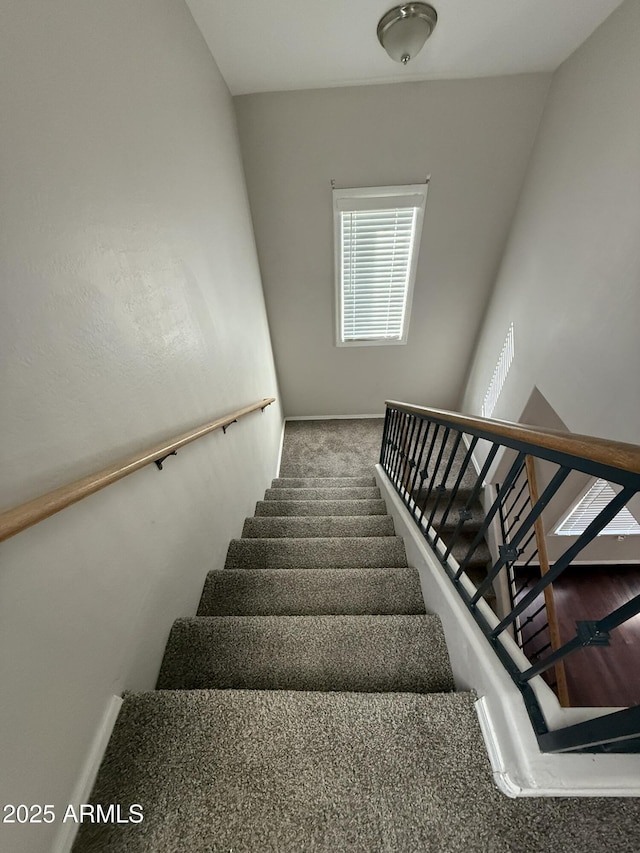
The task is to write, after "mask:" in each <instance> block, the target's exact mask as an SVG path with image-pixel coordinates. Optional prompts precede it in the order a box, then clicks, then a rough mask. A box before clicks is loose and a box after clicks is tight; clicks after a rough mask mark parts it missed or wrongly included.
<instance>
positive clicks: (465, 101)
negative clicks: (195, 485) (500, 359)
mask: <svg viewBox="0 0 640 853" xmlns="http://www.w3.org/2000/svg"><path fill="white" fill-rule="evenodd" d="M549 79H550V78H549V75H545V74H541V75H535V74H534V75H521V76H515V77H501V78H493V79H483V80H453V81H436V82H429V83H406V84H400V85H396V86H360V87H356V88H346V89H325V90H313V91H303V92H279V93H275V94H266V95H247V96H244V97H239V98H235V99H234V104H235V107H236V112H237V115H238V126H239V130H240V141H241V145H242V156H243V160H244V164H245V170H246V173H247V185H248V188H249V197H250V200H251V210H252V214H253V220H254V226H255V231H256V242H257V245H258V254H259V258H260V266H261V270H262V276H263V281H264V288H265V297H266V301H267V310H268V313H269V322H270V325H271V332H272V337H273V346H274V352H275V356H276V364H277V366H278V375H279V379H280V386H281V389H282V394H283V400H284V406H285V411H286V414H287V415H314V414H317V415H328V414H367V413H371V414H375V413H377V412H382V411H383V407H384V400H385V398H392V399H400V400H408V401H410V402H414V403H424V404H427V405H431V406H439V407H445V408H451V407H455V406H456V405H457V404H458V403H459V400H460V395H461V392H462V388H463V386H464V380H465V377H466V372H467V369H468V364H469V359H470V356H471V353H472V351H473V346H474V343H475V340H476V336H477V334H478V330H479V327H480V323H481V321H482V316H483V314H484V310H485V306H486V301H487V298H488V295H489V292H490V289H491V287H492V285H493V282H494V280H495V275H496V272H497V269H498V264H499V261H500V256H501V253H502V249H503V246H504V241H505V239H506V236H507V233H508V229H509V226H510V223H511V217H512V215H513V211H514V210H515V206H516V203H517V199H518V194H519V192H520V188H521V185H522V180H523V177H524V173H525V169H526V165H527V162H528V159H529V155H530V152H531V148H532V146H533V141H534V137H535V133H536V129H537V126H538V122H539V118H540V115H541V112H542V108H543V104H544V99H545V96H546V92H547V88H548V84H549ZM429 174H430V175H431V184H430V187H429V195H428V198H427V207H426V213H425V219H424V230H423V239H422V246H421V252H420V259H419V262H418V272H417V278H416V284H415V290H414V297H413V312H412V315H411V324H410V327H409V340H408V344H407V345H406V346H373V347H336V346H335V331H334V249H333V212H332V197H331V185H330V181H331V179H332V178H333V179H335V181H336V185H337V186H338V187H345V186H356V187H357V186H384V185H394V184H407V183H419V182H421V181H423V180H424V179H425V178H426V176H427V175H429Z"/></svg>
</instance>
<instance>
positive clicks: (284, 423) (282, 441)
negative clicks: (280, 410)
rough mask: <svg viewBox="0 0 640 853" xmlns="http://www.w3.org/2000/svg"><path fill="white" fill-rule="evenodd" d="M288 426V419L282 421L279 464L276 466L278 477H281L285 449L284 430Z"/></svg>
mask: <svg viewBox="0 0 640 853" xmlns="http://www.w3.org/2000/svg"><path fill="white" fill-rule="evenodd" d="M285 426H286V418H285V420H283V421H282V430H281V432H280V450H279V451H278V464H277V465H276V477H279V476H280V466H281V465H282V451H283V449H284V428H285Z"/></svg>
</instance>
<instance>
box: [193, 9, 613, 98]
mask: <svg viewBox="0 0 640 853" xmlns="http://www.w3.org/2000/svg"><path fill="white" fill-rule="evenodd" d="M186 1H187V4H188V6H189V8H190V9H191V12H192V14H193V17H194V18H195V20H196V23H197V24H198V26H199V27H200V29H201V31H202V33H203V35H204V37H205V39H206V41H207V44H208V45H209V48H210V50H211V52H212V53H213V56H214V57H215V60H216V62H217V63H218V67H219V68H220V71H221V72H222V75H223V76H224V78H225V80H226V82H227V85H228V86H229V89H230V90H231V93H232V94H233V95H242V94H247V93H249V92H272V91H282V90H288V89H316V88H324V87H330V86H349V85H363V84H369V83H394V82H401V81H413V80H430V79H447V78H464V77H490V76H494V75H501V74H521V73H524V72H528V71H554V70H555V69H556V68H557V67H558V65H560V64H561V63H562V62H563V61H564V60H565V59H566V58H567V57H568V56H570V55H571V54H572V53H573V51H574V50H575V49H576V48H577V47H578V46H579V45H581V44H582V42H583V41H585V39H586V38H588V36H589V35H591V33H592V32H593V31H594V30H595V29H596V27H598V26H599V25H600V24H601V23H602V22H603V21H604V20H605V18H607V17H608V16H609V15H610V14H611V12H613V10H614V9H615V8H616V7H617V6H619V5H620V4H621V2H622V0H432V3H433V5H434V6H435V8H436V9H437V11H438V25H437V27H436V29H435V31H434V34H433V35H432V36H431V38H430V39H429V41H428V42H427V43H426V45H425V47H424V48H423V50H422V52H421V53H420V54H419V55H418V56H417V57H416V58H415V59H414V60H412V62H411V63H410V64H409V65H408V66H406V67H403V66H401V65H399V64H398V63H395V62H393V61H392V60H391V59H389V57H388V56H387V54H386V53H385V52H384V50H383V49H382V47H381V46H380V44H379V43H378V39H377V36H376V27H377V24H378V20H379V19H380V18H381V16H382V15H383V14H384V13H385V12H386V11H387V10H388V9H389V8H391V7H392V6H393V5H395V4H394V2H393V0H296V2H291V0H186Z"/></svg>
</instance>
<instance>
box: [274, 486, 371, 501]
mask: <svg viewBox="0 0 640 853" xmlns="http://www.w3.org/2000/svg"><path fill="white" fill-rule="evenodd" d="M264 499H265V501H348V500H380V489H378V488H377V487H375V486H353V487H351V486H350V487H345V488H336V489H320V488H314V489H304V488H303V489H282V488H278V489H267V490H266V492H265V493H264Z"/></svg>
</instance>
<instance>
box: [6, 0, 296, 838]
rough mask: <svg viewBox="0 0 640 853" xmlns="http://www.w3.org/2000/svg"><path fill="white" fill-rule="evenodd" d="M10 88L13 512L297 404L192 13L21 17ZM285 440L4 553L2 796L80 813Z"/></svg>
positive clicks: (133, 493)
mask: <svg viewBox="0 0 640 853" xmlns="http://www.w3.org/2000/svg"><path fill="white" fill-rule="evenodd" d="M0 92H1V96H0V97H1V104H0V113H1V115H2V136H1V137H0V158H1V160H0V168H1V173H2V192H1V193H0V220H1V228H0V288H1V290H0V356H1V358H2V370H1V372H0V383H1V388H0V392H1V401H2V403H1V407H0V427H1V433H2V442H1V443H0V457H1V458H0V470H1V471H2V485H1V490H0V507H1V508H3V509H4V508H8V507H9V506H11V505H13V504H15V503H18V502H20V501H23V500H26V499H29V498H31V497H35V496H37V495H38V494H39V493H41V492H43V491H45V490H47V489H49V488H52V487H54V486H57V485H61V484H62V483H64V482H66V481H68V480H69V479H73V478H75V477H77V476H80V475H83V474H86V473H89V472H91V471H92V470H94V469H95V468H96V467H100V466H101V465H103V464H105V463H107V462H109V461H111V460H114V459H118V458H119V457H120V456H122V455H127V454H128V453H130V452H132V451H134V450H137V449H142V448H144V447H145V446H146V445H148V444H149V443H153V442H155V441H156V440H158V439H160V438H162V437H165V436H170V435H172V434H173V433H176V432H180V431H182V430H184V429H186V428H188V427H190V426H194V425H197V424H198V423H200V422H203V421H205V420H208V419H211V418H213V417H216V416H218V415H221V414H224V413H225V412H228V411H230V410H233V409H235V408H238V407H240V406H242V405H246V404H248V403H250V402H253V401H255V400H257V399H260V398H262V397H263V396H267V395H276V396H277V393H278V390H277V385H276V377H275V372H274V366H273V357H272V352H271V346H270V340H269V332H268V327H267V322H266V313H265V308H264V300H263V295H262V289H261V282H260V276H259V269H258V263H257V258H256V253H255V245H254V240H253V232H252V225H251V221H250V215H249V208H248V203H247V198H246V189H245V184H244V177H243V173H242V166H241V162H240V155H239V148H238V141H237V134H236V128H235V117H234V113H233V106H232V101H231V98H230V96H229V93H228V91H227V88H226V86H225V84H224V82H223V80H222V78H221V77H220V74H219V73H218V70H217V68H216V66H215V64H214V62H213V60H212V58H211V55H210V54H209V51H208V49H207V47H206V45H205V43H204V41H203V40H202V37H201V36H200V34H199V32H198V30H197V29H196V26H195V24H194V22H193V20H192V18H191V16H190V14H189V12H188V10H187V8H186V6H185V5H184V3H183V2H181V0H136V2H135V3H131V2H129V0H108V2H104V3H94V2H90V3H87V2H86V0H60V2H56V3H43V2H41V0H17V1H16V2H13V0H11V1H10V2H8V3H6V2H5V3H4V4H3V18H2V27H1V28H0ZM280 432H281V416H280V411H279V408H278V407H277V406H273V407H271V408H270V409H268V410H267V411H266V412H265V413H264V414H260V412H257V413H256V414H255V415H251V416H249V417H248V418H246V419H244V420H242V421H241V422H240V423H238V424H236V425H234V426H233V427H232V428H231V430H230V431H229V432H228V433H227V435H226V436H223V435H222V432H218V433H215V434H213V435H211V436H209V437H207V438H204V439H202V440H200V441H199V442H197V443H196V444H194V445H191V446H190V447H188V448H184V449H183V450H181V451H180V452H179V454H178V456H177V458H176V459H170V460H169V461H168V462H167V464H166V466H165V470H164V471H163V472H162V473H159V472H158V471H157V470H156V468H155V467H154V466H151V467H149V468H145V469H144V470H142V471H140V472H138V473H137V474H134V475H133V476H131V477H129V478H127V479H126V480H123V481H121V482H120V483H118V484H116V485H114V486H111V487H110V488H108V489H107V490H105V491H103V492H101V493H99V494H97V495H94V496H93V497H90V498H88V499H86V500H85V501H83V502H82V503H80V504H77V505H76V506H74V507H71V508H69V509H66V510H64V511H63V512H62V513H60V514H59V515H57V516H54V517H52V518H50V519H48V520H47V521H45V522H43V523H41V524H39V525H38V526H36V527H34V528H32V529H31V530H29V531H26V532H24V533H22V534H19V535H18V536H16V537H15V538H13V539H11V540H8V541H7V542H6V543H4V544H3V545H2V546H0V548H1V556H2V566H1V568H0V685H1V686H2V700H1V702H0V739H1V743H0V754H2V772H1V774H0V788H1V790H0V803H2V804H4V803H52V804H55V805H56V806H57V808H58V810H60V808H61V807H63V805H64V804H65V803H66V802H67V801H68V798H69V796H70V794H71V791H72V788H73V786H74V784H75V783H76V780H77V778H78V774H79V772H80V767H81V766H82V763H83V762H84V760H85V757H86V754H87V749H88V747H89V744H90V742H91V740H92V738H93V736H94V733H95V731H96V728H97V727H98V724H99V722H100V719H101V717H102V715H103V712H104V710H105V707H106V706H107V702H108V700H109V697H110V696H111V695H112V694H119V693H120V692H121V691H122V690H124V689H133V690H139V689H147V688H152V687H153V685H154V680H155V676H156V672H157V669H158V666H159V663H160V659H161V655H162V651H163V647H164V643H165V641H166V637H167V634H168V631H169V628H170V625H171V623H172V621H173V619H174V618H175V617H177V616H181V615H188V614H191V613H193V612H194V610H195V607H196V605H197V601H198V597H199V594H200V590H201V587H202V583H203V581H204V577H205V573H206V571H207V570H208V569H211V568H214V567H220V566H221V565H222V563H223V560H224V555H225V551H226V548H227V545H228V542H229V539H230V538H231V537H232V536H234V535H239V533H240V530H241V523H242V519H243V518H244V516H245V515H248V514H251V513H252V512H253V504H254V502H255V500H256V499H257V498H258V497H259V496H260V494H261V493H262V492H263V490H264V488H265V486H266V484H267V482H268V480H269V479H270V477H271V476H273V474H274V469H275V465H276V460H277V453H278V445H279V440H280ZM57 829H59V826H57V825H56V826H53V828H51V827H46V826H27V827H25V826H17V827H15V828H14V829H13V830H12V828H11V827H9V826H7V825H4V826H0V832H2V841H1V842H0V847H2V849H3V850H5V851H22V850H24V851H29V853H38V851H45V850H47V851H48V850H50V849H51V832H52V830H53V831H56V830H57Z"/></svg>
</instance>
